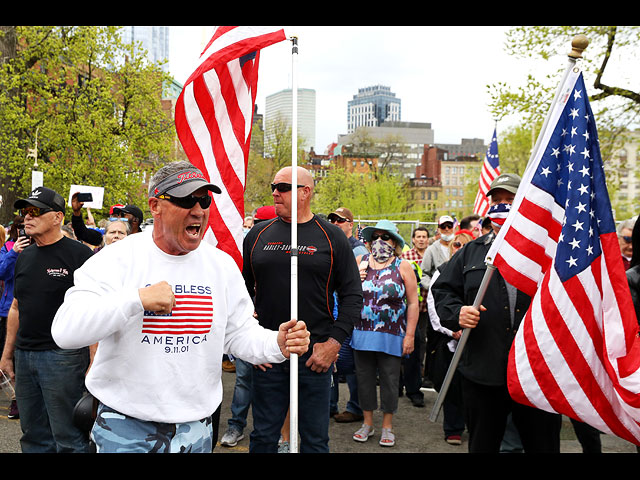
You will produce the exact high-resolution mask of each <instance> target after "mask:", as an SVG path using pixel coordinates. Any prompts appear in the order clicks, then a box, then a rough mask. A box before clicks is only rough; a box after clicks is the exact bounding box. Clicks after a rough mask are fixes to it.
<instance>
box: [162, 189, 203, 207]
mask: <svg viewBox="0 0 640 480" xmlns="http://www.w3.org/2000/svg"><path fill="white" fill-rule="evenodd" d="M156 198H160V199H162V200H168V201H170V202H171V203H173V204H174V205H177V206H178V207H180V208H186V209H191V208H193V207H194V206H195V204H196V203H199V204H200V207H201V208H202V209H203V210H206V209H207V208H209V207H210V206H211V197H210V196H209V195H204V196H203V197H196V196H195V195H188V196H186V197H174V196H173V195H169V194H167V193H163V194H162V195H158V196H157V197H156Z"/></svg>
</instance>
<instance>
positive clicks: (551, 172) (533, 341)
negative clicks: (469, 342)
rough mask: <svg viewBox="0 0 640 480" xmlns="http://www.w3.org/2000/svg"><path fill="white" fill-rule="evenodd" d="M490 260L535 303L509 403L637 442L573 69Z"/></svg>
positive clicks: (636, 413) (614, 269) (627, 298)
mask: <svg viewBox="0 0 640 480" xmlns="http://www.w3.org/2000/svg"><path fill="white" fill-rule="evenodd" d="M560 92H561V95H560V97H559V100H558V101H557V102H556V104H555V105H553V106H552V109H551V114H550V117H549V127H548V128H547V130H546V132H545V133H544V136H543V138H542V139H541V143H540V145H541V148H540V149H539V151H538V153H537V154H536V155H535V157H534V158H532V159H531V162H530V165H529V167H527V170H526V172H525V174H524V176H523V179H522V182H521V184H520V187H519V189H518V193H517V195H516V198H515V200H514V204H513V208H512V210H511V213H510V215H509V216H508V218H507V220H506V222H505V224H504V226H503V227H502V228H501V229H500V232H499V234H498V235H497V236H496V239H495V241H494V244H493V245H492V247H491V249H490V250H489V252H488V254H487V260H488V261H491V259H493V263H494V265H496V267H497V268H498V270H499V271H500V273H501V275H502V276H503V277H504V278H505V280H507V281H508V282H509V283H511V284H512V285H514V286H516V287H517V288H518V289H520V290H522V291H524V292H526V293H527V294H529V295H530V296H531V297H532V302H531V306H530V308H529V310H528V312H527V313H526V315H525V317H524V319H523V321H522V324H521V326H520V328H519V329H518V332H517V335H516V338H515V340H514V343H513V346H512V348H511V351H510V354H509V366H508V386H509V391H510V393H511V395H512V397H513V398H514V399H515V400H516V401H518V402H519V403H523V404H528V405H532V406H535V407H537V408H540V409H542V410H546V411H550V412H558V413H562V414H565V415H567V416H569V417H572V418H574V419H577V420H580V421H583V422H585V423H588V424H590V425H592V426H593V427H595V428H597V429H599V430H600V431H602V432H605V433H613V434H615V435H617V436H619V437H621V438H624V439H626V440H628V441H630V442H632V443H635V444H640V425H639V423H638V421H640V395H639V392H640V370H639V368H640V345H639V344H638V323H637V320H636V317H635V313H634V308H633V304H632V301H631V295H630V292H629V288H628V284H627V280H626V275H625V271H624V268H623V265H622V260H621V253H620V248H619V246H618V239H617V235H616V229H615V222H614V219H613V214H612V210H611V204H610V201H609V195H608V192H607V187H606V184H605V175H604V170H603V167H602V159H601V156H600V149H599V145H598V133H597V130H596V125H595V121H594V118H593V113H592V111H591V107H590V106H589V102H588V99H587V91H586V89H585V85H584V80H583V78H582V74H581V73H580V72H579V71H575V69H574V70H572V71H571V72H570V73H569V74H568V77H567V79H566V81H565V83H564V84H563V85H562V88H561V90H560Z"/></svg>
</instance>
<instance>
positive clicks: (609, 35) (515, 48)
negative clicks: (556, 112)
mask: <svg viewBox="0 0 640 480" xmlns="http://www.w3.org/2000/svg"><path fill="white" fill-rule="evenodd" d="M578 34H584V35H586V37H587V38H588V39H589V45H588V47H587V49H586V50H585V52H584V53H583V54H582V57H583V58H581V59H580V60H578V65H579V66H580V67H581V68H582V70H583V75H584V78H585V83H587V85H588V90H589V93H590V97H589V99H590V103H591V107H592V109H593V111H594V116H595V118H596V121H597V126H598V139H599V145H600V150H601V153H602V158H603V160H604V161H605V171H606V174H607V186H608V189H609V195H610V197H611V199H612V203H613V206H614V209H615V210H619V211H622V210H624V209H625V208H628V206H623V205H622V204H619V205H617V203H619V202H618V200H617V199H616V196H617V195H616V192H617V190H618V189H619V183H620V182H619V180H620V170H619V169H624V168H625V167H626V165H624V163H620V162H618V163H619V164H616V165H615V167H613V165H609V163H610V162H609V160H611V159H614V158H615V159H617V155H616V152H617V151H618V149H619V148H620V147H621V146H622V144H623V143H624V142H625V141H627V140H629V134H630V131H631V129H632V128H634V127H637V126H638V120H639V119H640V93H639V92H638V91H634V90H633V88H634V87H635V86H636V85H637V81H636V79H635V78H634V75H635V71H634V70H633V69H630V68H628V65H632V64H637V60H638V58H637V55H638V51H639V47H640V27H638V26H533V27H532V26H522V27H515V28H513V29H511V30H510V31H509V32H508V33H507V41H506V48H507V50H508V51H509V52H510V53H511V54H512V55H514V56H517V57H523V58H527V57H528V58H533V59H537V60H538V61H537V62H536V63H535V65H536V70H535V71H536V76H535V77H534V76H533V75H529V76H528V77H527V78H526V79H525V83H524V85H521V86H514V85H508V84H506V83H497V84H494V85H490V86H489V87H488V88H489V94H490V97H491V101H490V109H491V111H492V113H493V115H494V117H495V118H497V119H503V118H505V117H509V116H512V117H514V116H515V117H517V118H518V120H519V124H520V125H521V128H523V129H525V130H526V129H531V128H533V129H534V130H533V132H532V136H534V137H537V135H538V132H539V129H540V128H541V126H542V123H543V120H544V118H545V116H546V115H547V112H548V110H549V105H550V103H551V101H552V99H553V96H554V95H555V92H556V89H557V87H558V84H559V82H560V78H561V75H562V73H563V72H564V69H565V68H566V62H555V61H554V62H549V60H550V59H552V58H553V57H556V58H558V57H559V56H563V55H565V54H568V53H569V50H570V45H571V41H572V40H573V38H574V37H575V36H576V35H578ZM551 65H553V66H557V67H553V68H552V67H551ZM501 162H502V152H501Z"/></svg>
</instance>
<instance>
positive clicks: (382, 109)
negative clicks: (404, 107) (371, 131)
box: [347, 85, 402, 133]
mask: <svg viewBox="0 0 640 480" xmlns="http://www.w3.org/2000/svg"><path fill="white" fill-rule="evenodd" d="M401 103H402V102H401V100H400V99H399V98H397V97H396V94H395V93H393V92H392V91H391V88H390V87H387V86H385V85H373V86H370V87H364V88H359V89H358V93H357V94H356V95H354V96H353V99H351V100H349V101H348V102H347V133H353V132H354V131H355V130H356V128H358V127H379V126H380V125H382V123H384V122H397V121H400V120H401Z"/></svg>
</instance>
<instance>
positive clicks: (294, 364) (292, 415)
mask: <svg viewBox="0 0 640 480" xmlns="http://www.w3.org/2000/svg"><path fill="white" fill-rule="evenodd" d="M291 43H292V48H291V60H292V61H291V100H292V116H291V167H292V168H291V318H295V319H298V187H297V185H298V79H297V75H296V74H297V66H298V38H297V37H291ZM289 364H290V370H289V375H290V379H289V383H290V387H289V396H290V398H289V435H290V438H289V451H290V452H291V453H298V355H297V354H295V353H293V354H291V358H290V361H289Z"/></svg>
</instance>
